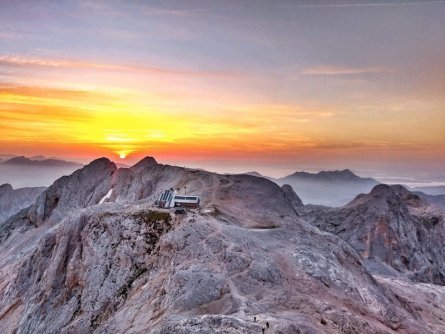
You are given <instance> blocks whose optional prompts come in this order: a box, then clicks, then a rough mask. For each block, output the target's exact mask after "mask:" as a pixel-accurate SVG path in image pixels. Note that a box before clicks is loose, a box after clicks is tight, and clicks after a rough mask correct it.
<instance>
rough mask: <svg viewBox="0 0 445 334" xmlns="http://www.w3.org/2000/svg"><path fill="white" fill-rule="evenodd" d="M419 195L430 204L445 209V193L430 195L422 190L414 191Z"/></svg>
mask: <svg viewBox="0 0 445 334" xmlns="http://www.w3.org/2000/svg"><path fill="white" fill-rule="evenodd" d="M414 194H416V195H417V196H419V197H420V198H422V199H423V200H425V201H426V202H428V203H430V204H434V205H436V206H438V207H439V208H442V210H444V211H445V195H428V194H425V193H423V192H421V191H416V192H414Z"/></svg>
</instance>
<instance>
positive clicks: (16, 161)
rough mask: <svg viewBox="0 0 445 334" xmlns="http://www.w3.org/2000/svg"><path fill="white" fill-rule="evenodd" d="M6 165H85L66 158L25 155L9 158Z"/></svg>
mask: <svg viewBox="0 0 445 334" xmlns="http://www.w3.org/2000/svg"><path fill="white" fill-rule="evenodd" d="M2 164H4V165H20V166H39V167H77V168H80V167H82V166H83V165H82V164H79V163H76V162H71V161H65V160H58V159H41V158H40V157H39V159H31V158H27V157H24V156H20V157H14V158H11V159H9V160H6V161H4V162H2Z"/></svg>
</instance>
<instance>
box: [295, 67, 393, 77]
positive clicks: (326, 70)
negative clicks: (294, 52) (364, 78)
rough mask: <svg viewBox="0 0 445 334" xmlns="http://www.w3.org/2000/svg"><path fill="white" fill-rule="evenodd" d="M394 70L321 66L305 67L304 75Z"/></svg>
mask: <svg viewBox="0 0 445 334" xmlns="http://www.w3.org/2000/svg"><path fill="white" fill-rule="evenodd" d="M393 72H394V70H393V69H390V68H385V67H336V66H319V67H309V68H305V69H303V71H302V72H301V74H303V75H360V74H375V73H393Z"/></svg>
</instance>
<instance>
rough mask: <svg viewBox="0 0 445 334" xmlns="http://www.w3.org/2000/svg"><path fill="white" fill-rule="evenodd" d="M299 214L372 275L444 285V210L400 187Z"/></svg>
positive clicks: (383, 187)
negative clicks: (337, 240)
mask: <svg viewBox="0 0 445 334" xmlns="http://www.w3.org/2000/svg"><path fill="white" fill-rule="evenodd" d="M301 216H302V217H303V218H304V219H305V220H306V221H308V222H311V223H313V224H314V225H316V226H317V227H318V228H320V229H322V230H324V231H327V232H330V233H333V234H335V235H338V236H339V237H341V238H342V239H343V240H345V241H347V242H348V243H349V244H350V245H351V246H352V247H353V248H354V249H355V250H356V251H357V252H358V253H359V254H360V256H361V257H362V258H363V259H364V262H365V265H366V267H367V268H368V269H369V270H370V271H371V272H374V273H378V274H386V275H392V276H404V277H408V278H411V279H414V280H416V281H419V282H428V283H434V284H440V285H445V261H444V259H445V222H444V220H445V219H444V212H443V211H442V210H440V209H439V208H438V207H436V206H433V205H430V204H429V203H427V202H426V201H424V200H423V199H421V198H420V197H419V196H417V195H415V194H413V193H411V192H409V191H408V190H406V189H405V188H404V187H402V186H398V185H395V186H388V185H378V186H376V187H375V188H374V189H373V190H372V191H371V192H370V193H369V194H367V195H359V196H357V198H355V199H354V200H353V201H352V202H351V203H349V204H348V205H346V206H344V207H342V208H326V207H317V206H307V207H304V208H301Z"/></svg>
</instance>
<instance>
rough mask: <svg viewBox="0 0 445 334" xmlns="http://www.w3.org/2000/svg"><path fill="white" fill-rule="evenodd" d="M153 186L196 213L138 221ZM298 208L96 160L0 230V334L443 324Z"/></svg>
mask: <svg viewBox="0 0 445 334" xmlns="http://www.w3.org/2000/svg"><path fill="white" fill-rule="evenodd" d="M166 187H168V188H170V187H173V188H179V189H183V188H184V187H186V189H187V193H194V194H198V195H200V196H201V197H202V206H203V209H205V210H202V211H201V212H202V213H199V212H196V213H188V214H187V215H186V216H181V217H179V216H176V217H175V216H173V217H172V218H173V219H172V220H170V219H169V214H168V213H166V212H152V211H151V210H154V209H153V208H151V206H150V205H151V203H152V201H153V199H154V198H156V197H157V194H158V193H159V192H160V191H162V190H163V189H165V188H166ZM56 197H57V198H59V200H58V201H57V203H55V201H54V200H53V199H54V198H56ZM54 204H55V205H54ZM298 208H299V210H300V209H301V205H300V203H299V201H298V197H297V196H296V195H295V194H294V193H293V192H291V191H290V189H288V188H287V187H284V188H283V189H282V188H280V187H278V186H277V185H276V184H274V183H272V182H270V181H268V180H265V179H260V178H257V177H253V176H247V175H231V176H223V175H217V174H212V173H208V172H203V171H196V170H188V169H184V168H179V167H172V166H165V165H160V164H157V163H155V162H153V161H152V160H151V159H145V162H143V163H141V164H138V165H137V166H134V167H132V168H127V169H119V170H117V169H116V168H115V166H114V164H112V163H110V162H109V161H108V160H106V159H101V160H97V161H95V162H93V163H92V164H90V165H88V166H86V167H85V168H83V169H82V170H79V171H77V172H75V173H74V174H72V175H70V176H69V177H66V178H62V179H59V180H58V181H57V182H56V183H55V184H54V185H53V186H52V187H50V188H49V189H48V190H47V191H46V192H45V193H43V194H42V196H41V197H39V199H38V200H37V202H36V203H35V205H33V206H32V207H31V208H30V209H29V210H28V211H27V212H26V211H25V212H22V213H20V214H18V215H16V216H15V217H14V218H12V219H9V220H8V221H7V222H6V224H3V225H0V236H3V237H1V238H0V332H2V333H11V332H15V333H31V332H32V333H91V332H97V333H128V332H135V333H146V332H150V333H261V331H262V327H264V326H265V323H266V321H267V322H269V325H270V329H268V330H266V333H339V332H342V333H393V331H394V330H397V331H398V332H401V333H433V332H435V331H437V330H438V329H440V328H441V327H440V326H443V320H440V319H438V318H433V317H427V316H426V315H423V313H422V314H420V315H419V313H418V312H417V311H416V310H415V309H414V307H413V306H412V305H411V304H410V303H409V302H408V301H406V300H405V299H404V298H399V297H398V295H397V294H396V293H395V292H393V290H394V291H395V290H396V286H391V288H389V287H388V285H387V284H386V283H385V284H379V283H378V282H377V281H376V280H375V279H374V278H373V277H372V276H371V275H370V274H369V273H368V271H367V270H366V268H365V267H364V266H363V264H362V260H361V258H360V256H359V255H358V254H357V253H356V252H355V251H354V249H353V248H352V247H351V246H349V245H348V244H347V243H346V242H344V241H343V240H342V239H340V238H339V237H337V236H335V235H332V234H328V233H325V232H321V231H320V230H318V229H316V228H314V227H312V226H311V225H309V224H307V223H306V222H305V221H303V220H301V219H300V218H299V217H298V216H297V213H296V210H297V209H298ZM207 209H212V210H207ZM206 212H208V213H206ZM406 284H411V285H413V286H414V284H413V283H410V282H407V283H406ZM393 288H394V289H393ZM440 289H441V287H438V292H437V295H439V296H442V295H441V293H443V291H442V290H440ZM424 297H425V298H426V299H428V298H430V297H429V296H428V295H425V296H424ZM431 298H433V297H431ZM422 305H423V304H422ZM425 305H427V301H425ZM431 307H432V306H431ZM438 308H439V309H438V311H437V312H439V315H440V314H443V313H444V312H445V310H444V309H443V304H442V305H439V306H438ZM254 317H256V318H257V321H256V322H255V321H254ZM423 317H425V320H424V319H423ZM442 319H443V318H442Z"/></svg>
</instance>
